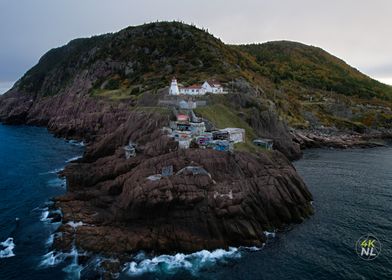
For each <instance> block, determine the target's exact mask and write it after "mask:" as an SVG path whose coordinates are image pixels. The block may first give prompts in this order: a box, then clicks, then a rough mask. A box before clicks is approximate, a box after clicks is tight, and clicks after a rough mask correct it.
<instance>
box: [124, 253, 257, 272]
mask: <svg viewBox="0 0 392 280" xmlns="http://www.w3.org/2000/svg"><path fill="white" fill-rule="evenodd" d="M261 249H262V247H261V248H259V247H240V248H234V247H230V248H229V250H224V249H217V250H214V251H208V250H202V251H199V252H195V253H192V254H182V253H178V254H175V255H160V256H157V257H152V258H148V257H146V255H145V254H144V253H143V252H142V253H139V254H138V255H136V256H135V258H134V260H133V261H132V262H129V263H127V264H126V265H125V267H124V269H123V272H125V273H126V274H128V275H129V276H138V275H141V274H144V273H164V274H174V273H176V272H177V271H179V270H187V271H189V272H191V273H192V274H197V272H199V271H200V270H202V269H206V268H208V267H211V266H214V265H216V264H219V263H223V264H224V263H227V262H228V261H230V260H234V259H239V258H241V256H242V253H243V252H244V251H259V250H261Z"/></svg>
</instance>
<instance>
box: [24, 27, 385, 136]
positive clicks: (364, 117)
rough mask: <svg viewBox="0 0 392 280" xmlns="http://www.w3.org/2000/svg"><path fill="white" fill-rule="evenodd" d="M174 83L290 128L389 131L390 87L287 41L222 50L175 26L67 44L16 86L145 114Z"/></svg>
mask: <svg viewBox="0 0 392 280" xmlns="http://www.w3.org/2000/svg"><path fill="white" fill-rule="evenodd" d="M173 76H176V77H177V78H178V80H179V81H180V82H181V83H182V84H184V85H190V84H193V83H200V82H202V81H203V80H206V79H211V78H215V79H218V80H220V81H221V82H222V83H223V85H224V86H226V88H227V89H230V91H232V92H234V93H236V94H239V95H247V96H252V98H242V100H248V101H247V102H245V103H244V104H241V106H237V104H236V103H235V102H232V103H230V104H231V105H230V106H229V107H230V110H234V112H235V113H238V112H240V111H241V112H242V111H244V110H243V109H244V108H246V112H248V111H249V112H253V111H257V110H261V109H260V108H263V110H274V111H275V112H277V113H278V115H279V117H280V118H281V119H283V120H285V121H286V122H287V123H288V124H289V125H290V126H292V127H319V126H336V127H338V128H350V129H355V130H363V128H364V127H376V128H377V127H388V128H389V127H391V126H392V124H391V119H392V118H391V111H390V107H392V105H391V100H392V87H390V86H387V85H384V84H382V83H379V82H377V81H375V80H373V79H371V78H369V77H367V76H366V75H364V74H362V73H360V72H359V71H358V70H356V69H354V68H352V67H350V66H349V65H348V64H346V63H345V62H344V61H342V60H340V59H338V58H336V57H334V56H332V55H331V54H329V53H327V52H325V51H323V50H322V49H320V48H316V47H312V46H307V45H303V44H300V43H295V42H287V41H279V42H269V43H264V44H252V45H227V44H225V43H223V42H222V41H221V40H219V39H218V38H215V37H214V36H213V35H211V34H209V33H208V32H207V31H205V30H202V29H198V28H196V27H195V26H192V25H187V24H183V23H180V22H154V23H149V24H144V25H140V26H135V27H128V28H125V29H123V30H121V31H119V32H117V33H110V34H105V35H100V36H94V37H91V38H83V39H76V40H73V41H71V42H70V43H68V44H67V45H65V46H62V47H59V48H56V49H53V50H50V51H49V52H48V53H46V54H45V55H44V56H43V57H42V58H41V59H40V61H39V63H38V64H37V65H36V66H34V67H33V68H31V69H30V70H29V71H28V72H27V73H26V74H25V75H24V76H23V77H22V78H21V79H20V81H19V82H18V83H17V84H16V86H17V87H18V89H19V90H20V91H22V92H24V93H26V94H31V95H34V96H39V97H46V96H52V95H56V94H59V93H67V94H68V93H74V94H81V95H89V96H92V97H94V98H98V99H104V100H110V101H111V102H128V103H127V104H132V106H145V107H146V106H147V107H151V106H155V105H156V104H155V103H156V101H157V100H158V99H159V98H160V97H162V92H163V91H164V90H163V89H165V88H166V87H167V86H168V85H169V82H170V80H171V78H172V77H173ZM154 94H155V95H154ZM146 100H152V102H151V101H148V102H147V101H146ZM249 100H251V102H249ZM141 101H143V102H141ZM215 101H216V100H212V104H211V105H212V106H214V105H215V103H214V102H215ZM154 102H155V103H154ZM251 115H252V114H251V113H249V114H248V115H246V114H245V115H244V114H243V119H244V121H247V122H248V123H249V124H250V123H251V121H250V120H251ZM253 122H254V123H255V121H253Z"/></svg>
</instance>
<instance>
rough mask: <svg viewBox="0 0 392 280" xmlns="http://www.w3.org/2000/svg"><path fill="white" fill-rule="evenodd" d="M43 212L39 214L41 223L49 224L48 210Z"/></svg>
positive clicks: (45, 209)
mask: <svg viewBox="0 0 392 280" xmlns="http://www.w3.org/2000/svg"><path fill="white" fill-rule="evenodd" d="M43 210H44V211H43V212H42V214H41V219H40V220H41V222H50V219H49V218H48V217H49V210H48V208H44V209H43Z"/></svg>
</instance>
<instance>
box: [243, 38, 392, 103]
mask: <svg viewBox="0 0 392 280" xmlns="http://www.w3.org/2000/svg"><path fill="white" fill-rule="evenodd" d="M240 48H241V49H242V50H243V51H245V52H248V53H249V54H251V55H252V56H254V57H255V58H256V61H257V63H258V64H259V65H260V66H261V67H262V73H263V74H264V75H266V76H268V77H270V79H272V80H273V81H274V82H275V83H277V84H279V83H282V82H283V81H295V82H298V83H299V84H302V85H305V86H308V87H310V88H315V89H321V90H326V91H333V92H336V93H340V94H344V95H348V96H354V95H356V96H358V97H362V98H374V97H377V98H381V99H386V100H391V98H392V87H390V86H388V85H385V84H382V83H380V82H378V81H376V80H374V79H371V78H370V77H368V76H366V75H364V74H362V73H361V72H359V71H358V70H357V69H355V68H353V67H351V66H350V65H348V64H347V63H345V62H344V61H343V60H341V59H339V58H337V57H335V56H333V55H331V54H329V53H327V52H326V51H324V50H323V49H321V48H317V47H313V46H307V45H304V44H301V43H296V42H290V41H277V42H268V43H264V44H250V45H242V46H240Z"/></svg>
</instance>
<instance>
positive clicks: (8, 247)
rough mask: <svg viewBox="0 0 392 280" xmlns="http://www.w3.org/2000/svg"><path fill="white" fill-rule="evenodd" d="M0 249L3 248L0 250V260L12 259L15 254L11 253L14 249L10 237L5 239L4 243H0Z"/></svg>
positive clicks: (12, 240)
mask: <svg viewBox="0 0 392 280" xmlns="http://www.w3.org/2000/svg"><path fill="white" fill-rule="evenodd" d="M0 245H1V247H4V249H3V250H0V259H3V258H10V257H14V256H15V254H14V252H13V250H14V248H15V243H14V239H13V238H12V237H9V238H7V240H6V241H4V242H0Z"/></svg>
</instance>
